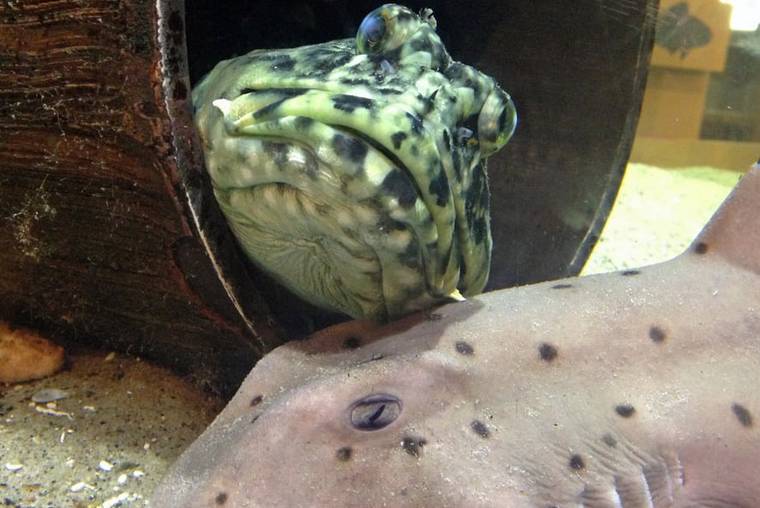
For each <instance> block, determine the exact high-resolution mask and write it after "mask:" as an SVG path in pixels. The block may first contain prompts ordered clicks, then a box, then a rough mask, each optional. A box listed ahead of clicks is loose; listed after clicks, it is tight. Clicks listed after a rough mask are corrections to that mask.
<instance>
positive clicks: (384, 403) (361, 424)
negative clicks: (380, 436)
mask: <svg viewBox="0 0 760 508" xmlns="http://www.w3.org/2000/svg"><path fill="white" fill-rule="evenodd" d="M400 414H401V401H400V400H399V399H398V398H397V397H394V396H393V395H387V394H373V395H368V396H366V397H363V398H361V399H359V400H357V401H356V402H354V403H353V404H352V405H351V408H350V418H351V425H352V426H353V427H354V428H355V429H357V430H364V431H373V430H380V429H382V428H384V427H387V426H388V425H390V424H391V423H393V422H394V421H396V419H397V418H398V417H399V415H400Z"/></svg>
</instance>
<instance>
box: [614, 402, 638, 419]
mask: <svg viewBox="0 0 760 508" xmlns="http://www.w3.org/2000/svg"><path fill="white" fill-rule="evenodd" d="M615 412H616V413H617V414H619V415H620V416H622V417H623V418H630V417H631V416H633V413H635V412H636V408H635V407H633V406H632V405H630V404H618V405H617V406H615Z"/></svg>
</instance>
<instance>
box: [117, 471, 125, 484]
mask: <svg viewBox="0 0 760 508" xmlns="http://www.w3.org/2000/svg"><path fill="white" fill-rule="evenodd" d="M116 483H118V484H119V485H124V484H125V483H127V475H125V474H124V473H122V474H120V475H119V477H118V478H117V479H116Z"/></svg>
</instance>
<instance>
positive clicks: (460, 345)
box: [454, 340, 475, 356]
mask: <svg viewBox="0 0 760 508" xmlns="http://www.w3.org/2000/svg"><path fill="white" fill-rule="evenodd" d="M454 348H455V349H456V351H457V353H459V354H460V355H465V356H469V355H472V354H474V353H475V349H473V347H472V346H471V345H470V344H468V343H467V342H465V341H463V340H459V341H457V343H456V344H454Z"/></svg>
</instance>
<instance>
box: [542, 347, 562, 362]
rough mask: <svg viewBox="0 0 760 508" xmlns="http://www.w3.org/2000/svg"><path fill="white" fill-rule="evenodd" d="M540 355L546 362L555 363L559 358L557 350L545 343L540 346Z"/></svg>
mask: <svg viewBox="0 0 760 508" xmlns="http://www.w3.org/2000/svg"><path fill="white" fill-rule="evenodd" d="M538 354H539V356H540V357H541V359H542V360H543V361H545V362H551V361H554V359H555V358H557V354H558V353H557V348H556V347H554V346H553V345H551V344H549V343H546V342H544V343H543V344H541V345H540V346H538Z"/></svg>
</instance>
